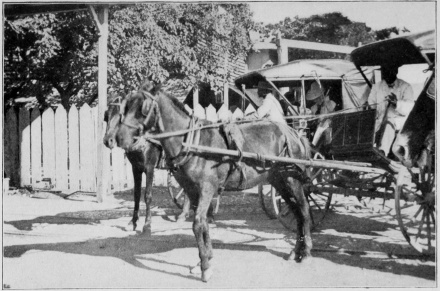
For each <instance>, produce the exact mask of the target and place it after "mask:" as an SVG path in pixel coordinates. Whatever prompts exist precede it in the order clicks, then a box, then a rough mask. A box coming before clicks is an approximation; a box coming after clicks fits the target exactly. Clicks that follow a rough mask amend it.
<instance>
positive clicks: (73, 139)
mask: <svg viewBox="0 0 440 291" xmlns="http://www.w3.org/2000/svg"><path fill="white" fill-rule="evenodd" d="M68 117H69V121H68V123H69V189H70V191H71V192H75V191H79V190H80V164H79V113H78V109H77V108H76V107H75V106H72V107H70V109H69V115H68Z"/></svg>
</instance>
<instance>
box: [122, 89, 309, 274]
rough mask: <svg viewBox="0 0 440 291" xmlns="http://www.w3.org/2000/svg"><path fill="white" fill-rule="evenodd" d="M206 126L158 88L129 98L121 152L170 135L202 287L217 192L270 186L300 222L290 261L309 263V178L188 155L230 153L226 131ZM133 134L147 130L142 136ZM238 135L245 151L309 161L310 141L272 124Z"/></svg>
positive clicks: (167, 144) (167, 143)
mask: <svg viewBox="0 0 440 291" xmlns="http://www.w3.org/2000/svg"><path fill="white" fill-rule="evenodd" d="M208 125H212V123H211V122H210V121H206V120H197V119H196V118H195V117H194V116H190V115H189V114H188V113H187V112H186V110H185V108H184V107H183V105H182V103H180V102H179V101H178V100H177V99H176V98H175V97H173V96H171V95H170V94H169V93H167V92H165V91H164V90H163V89H161V87H160V85H159V86H154V88H153V89H152V90H150V91H138V92H135V93H132V94H131V95H130V96H129V98H128V100H127V108H126V110H125V114H124V122H123V123H122V124H121V125H120V129H119V134H120V138H121V140H120V146H121V147H122V148H125V149H130V148H133V147H135V145H136V143H137V142H138V139H140V138H147V139H149V138H151V135H150V134H148V132H149V131H152V130H155V131H157V132H158V133H159V134H167V133H169V134H170V135H169V136H167V137H163V138H160V139H159V141H160V143H161V145H162V147H163V149H164V151H165V156H166V159H167V162H168V163H169V164H172V165H173V166H174V168H175V178H176V180H177V181H178V182H179V184H180V185H181V186H182V187H183V188H184V189H185V191H186V193H187V197H188V198H189V200H191V203H192V204H193V205H197V208H196V213H195V217H194V221H193V226H192V228H193V233H194V235H195V238H196V241H197V246H198V250H199V257H200V263H199V265H200V270H201V273H202V274H201V279H202V281H204V282H207V281H208V280H209V279H210V278H211V276H212V275H213V268H212V261H211V260H212V258H213V251H212V243H211V238H210V236H209V225H208V222H207V211H208V207H209V205H210V202H211V200H212V197H213V196H214V194H215V192H216V191H218V189H225V190H234V191H241V190H244V189H249V188H252V187H255V186H256V185H258V184H261V183H265V182H268V183H270V184H272V185H273V186H274V187H275V188H276V190H277V191H279V193H281V195H282V197H283V198H284V200H285V201H287V203H288V204H289V206H290V207H291V209H292V211H293V213H294V214H295V216H296V218H297V219H296V221H297V225H298V227H297V229H298V231H297V239H296V245H295V247H294V249H293V250H292V251H291V253H290V254H289V255H288V257H287V259H289V260H291V259H295V260H296V261H297V262H301V261H305V260H307V259H309V258H311V249H312V239H311V235H310V227H311V218H310V213H309V204H308V202H307V199H306V197H305V195H304V191H303V183H305V181H306V180H307V178H308V177H307V175H306V174H305V167H303V166H299V165H295V164H279V163H272V162H267V161H263V160H254V159H246V158H240V159H239V163H240V164H241V166H237V161H236V159H234V158H230V157H227V156H221V155H215V154H214V155H213V154H206V153H203V152H194V151H189V150H187V148H186V147H185V146H184V145H183V142H184V140H186V142H189V143H191V144H196V145H201V146H207V147H212V148H218V149H228V148H229V147H228V139H227V136H226V134H225V132H224V130H222V128H221V127H216V126H212V127H210V128H203V129H201V127H204V126H208ZM135 128H143V130H142V133H143V135H140V134H139V131H138V130H135ZM237 129H238V131H239V132H241V134H242V137H243V144H242V150H243V151H248V152H254V153H259V154H262V155H275V156H288V155H289V156H290V157H292V158H293V157H295V158H305V159H308V158H309V157H310V145H309V143H308V141H307V140H306V139H305V138H303V137H302V136H301V135H300V134H299V133H298V132H296V131H294V130H292V129H291V128H289V127H288V126H287V125H282V124H279V123H276V122H272V121H269V120H268V121H248V122H243V123H241V124H237ZM156 137H157V135H156Z"/></svg>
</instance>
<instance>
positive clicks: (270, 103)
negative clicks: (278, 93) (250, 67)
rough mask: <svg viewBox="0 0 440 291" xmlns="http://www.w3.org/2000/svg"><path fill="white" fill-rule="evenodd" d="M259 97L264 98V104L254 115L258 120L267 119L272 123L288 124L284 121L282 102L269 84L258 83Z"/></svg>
mask: <svg viewBox="0 0 440 291" xmlns="http://www.w3.org/2000/svg"><path fill="white" fill-rule="evenodd" d="M258 96H259V97H260V98H264V100H263V104H262V105H261V106H260V107H258V109H257V111H256V112H255V113H254V116H255V117H256V118H264V117H267V118H269V119H270V120H272V121H276V122H281V123H285V124H287V122H286V120H285V119H284V113H283V108H282V107H281V104H280V102H279V101H278V100H277V99H276V98H275V96H273V94H272V87H271V86H270V85H269V83H267V82H264V81H260V82H258Z"/></svg>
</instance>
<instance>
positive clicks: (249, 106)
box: [244, 104, 256, 116]
mask: <svg viewBox="0 0 440 291" xmlns="http://www.w3.org/2000/svg"><path fill="white" fill-rule="evenodd" d="M253 112H256V110H255V108H254V106H252V105H251V104H249V105H248V107H246V110H245V111H244V115H245V116H247V115H248V114H251V113H253Z"/></svg>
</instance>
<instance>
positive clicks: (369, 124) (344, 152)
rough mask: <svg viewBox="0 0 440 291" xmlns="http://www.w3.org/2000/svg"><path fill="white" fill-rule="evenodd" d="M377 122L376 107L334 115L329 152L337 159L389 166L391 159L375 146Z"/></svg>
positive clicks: (383, 166)
mask: <svg viewBox="0 0 440 291" xmlns="http://www.w3.org/2000/svg"><path fill="white" fill-rule="evenodd" d="M375 122H376V109H369V110H364V111H356V112H351V113H347V114H341V115H337V116H335V117H333V119H332V133H331V134H332V137H331V144H330V151H329V153H330V154H331V155H333V157H334V159H335V160H347V161H354V162H369V163H373V164H376V165H379V166H380V167H382V168H387V165H389V164H390V161H389V160H388V159H387V157H385V155H383V154H382V153H381V152H380V151H379V150H378V149H377V148H376V147H374V144H375Z"/></svg>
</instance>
